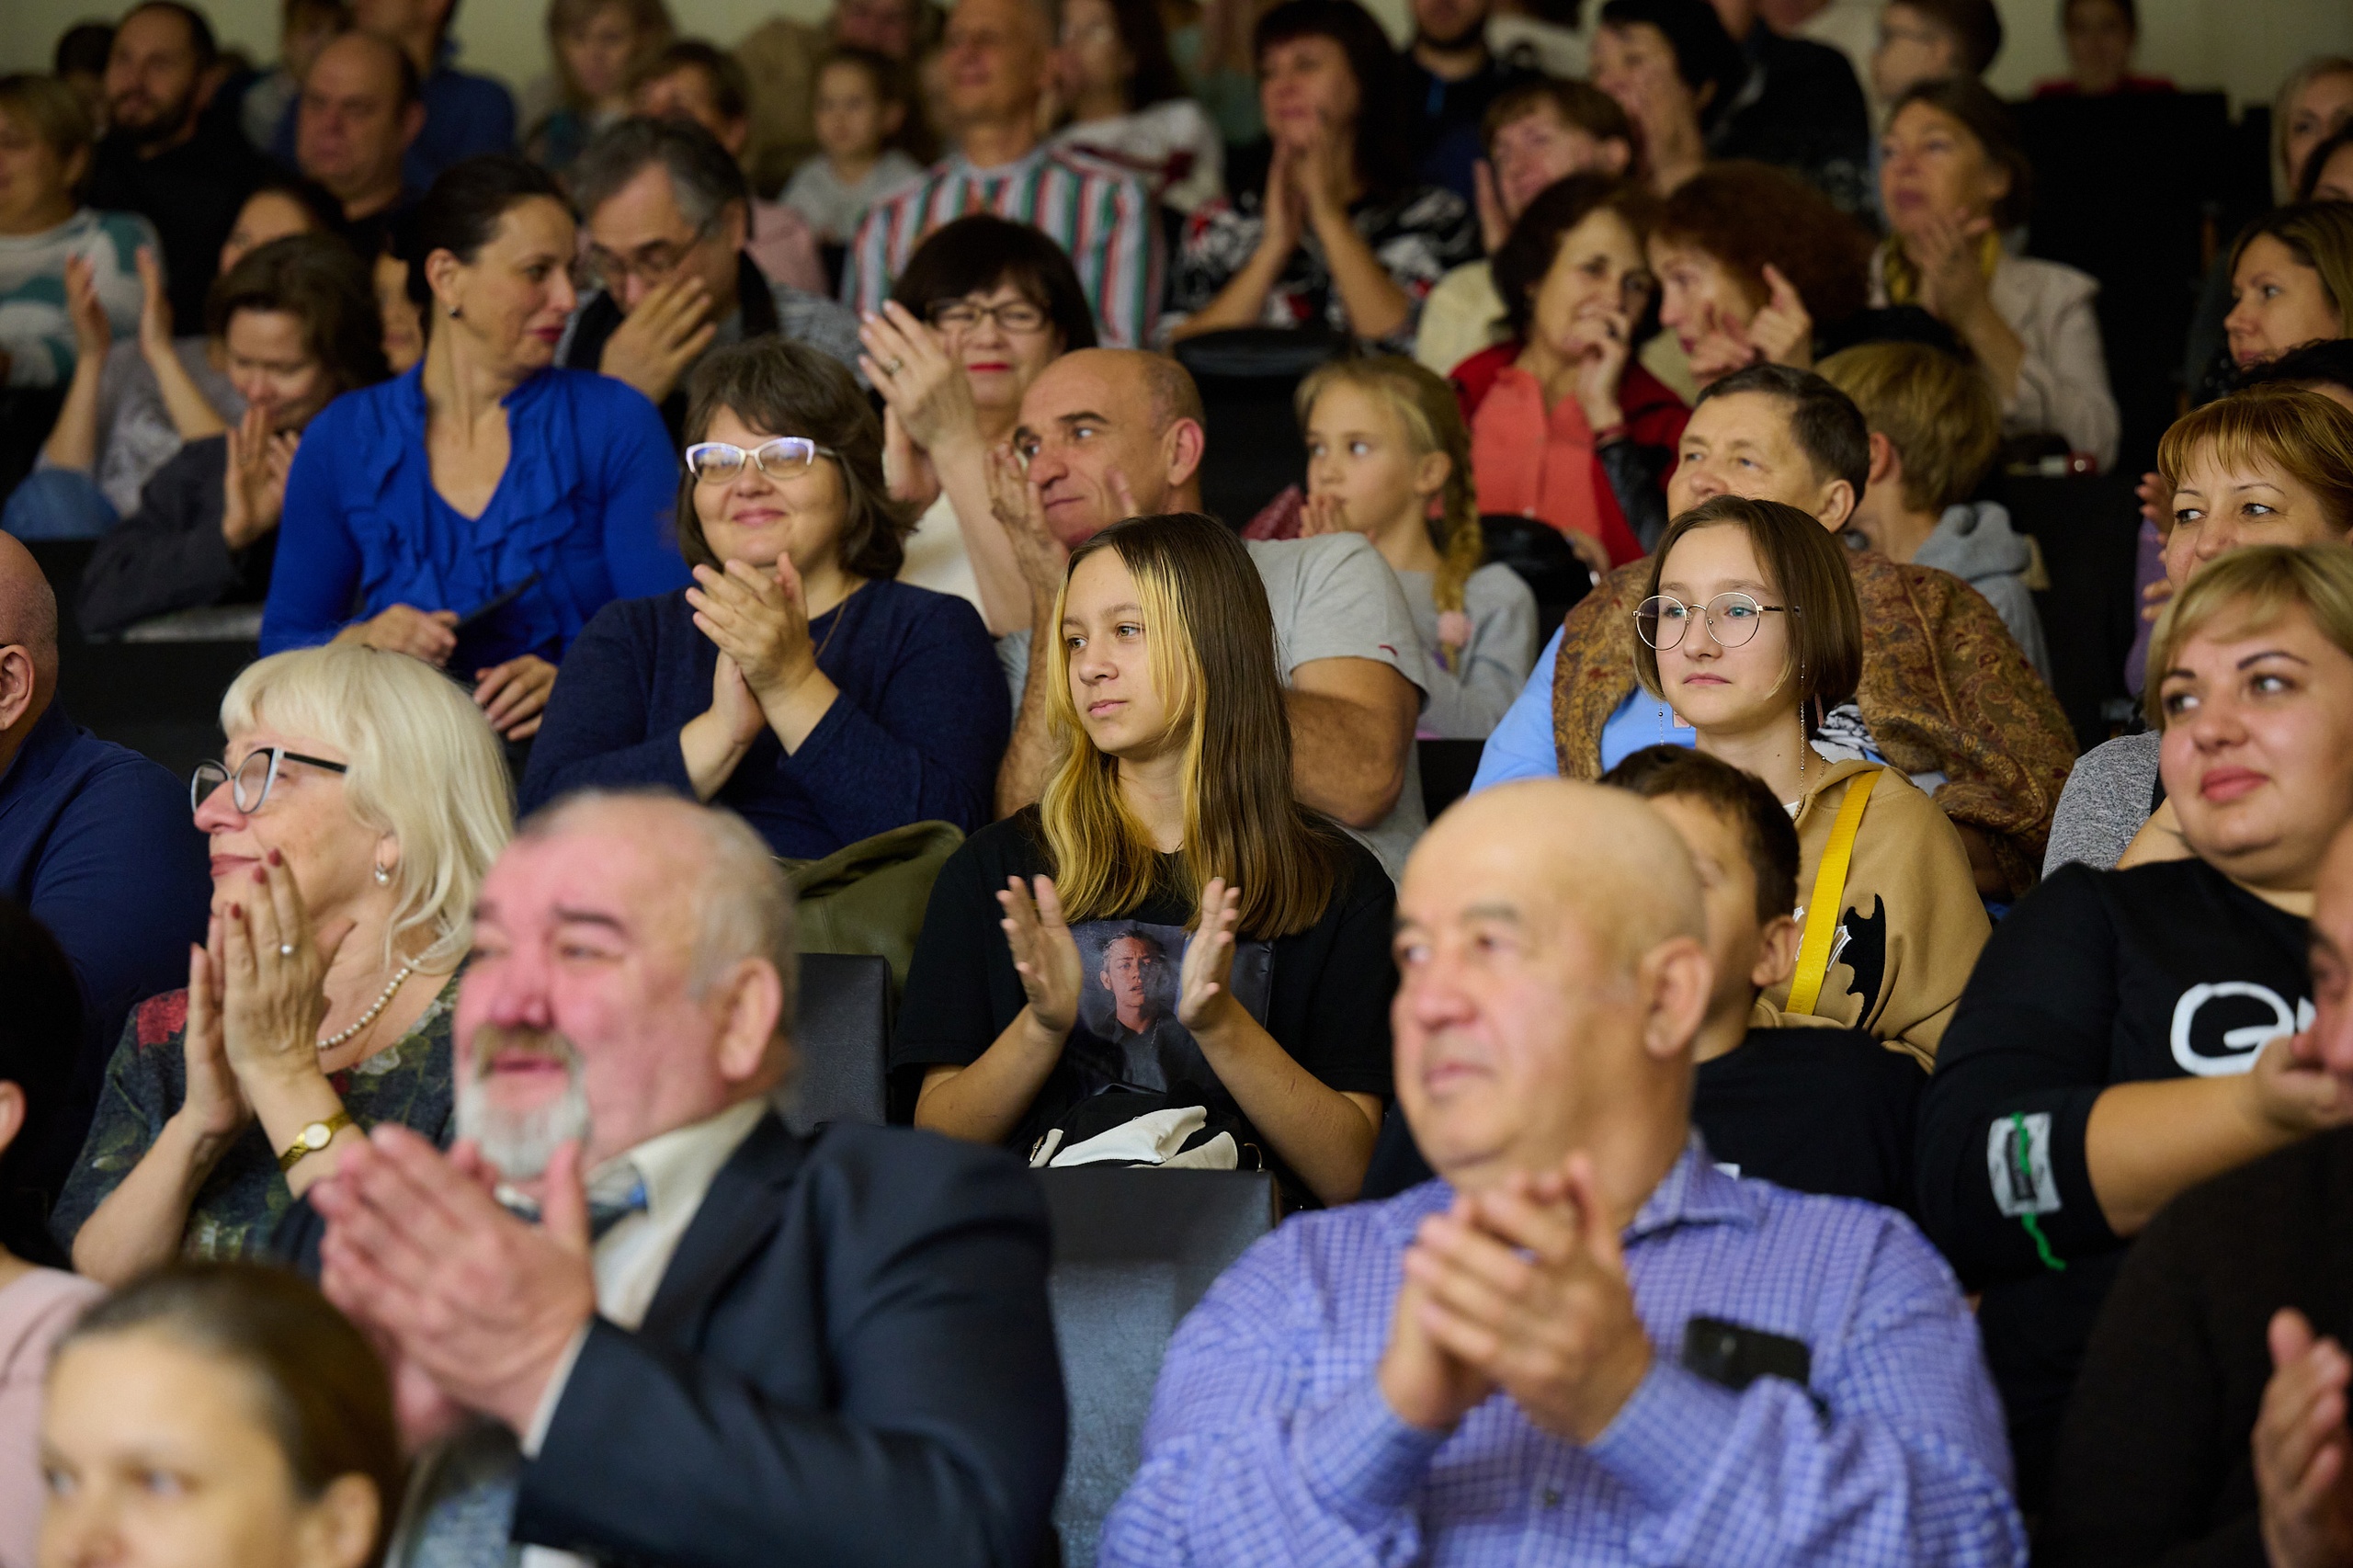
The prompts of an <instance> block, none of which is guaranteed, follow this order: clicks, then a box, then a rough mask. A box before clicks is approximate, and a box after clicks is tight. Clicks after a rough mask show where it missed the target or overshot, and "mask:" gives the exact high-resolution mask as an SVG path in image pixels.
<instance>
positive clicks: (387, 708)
mask: <svg viewBox="0 0 2353 1568" xmlns="http://www.w3.org/2000/svg"><path fill="white" fill-rule="evenodd" d="M265 723H267V725H268V726H269V727H270V728H271V729H274V730H278V731H281V732H284V733H290V734H298V735H314V736H316V737H317V738H318V739H319V740H321V741H323V742H324V743H325V744H328V745H331V746H333V747H335V750H337V751H339V752H341V753H343V755H344V757H345V760H346V764H347V772H346V773H345V774H344V776H343V788H344V799H345V800H346V801H347V802H348V803H349V805H350V808H351V814H352V815H353V816H354V817H355V818H357V819H358V821H359V822H361V823H362V824H366V825H367V826H369V827H370V828H373V829H374V830H375V831H377V832H379V833H389V834H390V835H392V838H393V839H394V840H395V841H396V842H397V843H398V844H399V845H400V862H399V864H398V865H397V866H395V867H393V868H392V893H393V904H392V920H391V921H390V922H389V923H388V924H387V926H386V927H385V932H384V941H385V956H386V959H387V960H388V961H390V960H392V958H393V956H394V955H396V954H399V955H405V949H406V944H407V943H409V942H410V941H412V940H413V939H414V938H415V937H417V936H418V935H420V934H422V935H423V936H425V937H426V945H425V948H424V949H423V951H422V952H419V953H417V954H416V955H415V958H414V960H413V961H414V962H415V964H416V967H417V968H418V969H419V970H421V971H425V972H426V973H428V974H446V973H448V972H449V971H451V970H453V969H455V968H456V967H457V965H458V960H459V959H460V958H461V957H462V956H463V955H464V953H465V950H466V947H467V944H468V943H469V942H470V941H471V940H472V934H473V907H474V900H475V898H476V896H477V895H478V894H480V892H482V881H483V877H484V876H485V875H487V874H488V872H489V870H490V865H491V862H492V861H494V860H495V859H497V858H498V852H499V851H500V850H501V849H504V848H505V847H506V840H507V838H508V837H509V836H510V835H512V834H513V832H514V827H515V808H514V800H513V785H512V783H511V782H510V780H509V778H508V777H507V772H506V754H505V752H504V751H503V750H502V749H501V747H500V745H499V742H498V737H497V735H496V734H494V733H492V731H491V727H490V722H489V721H488V720H487V719H485V718H484V717H483V711H482V710H481V709H479V708H477V707H475V706H474V703H473V701H472V699H471V698H469V697H468V696H467V695H466V693H465V692H464V691H463V690H462V689H461V688H460V687H458V686H457V685H456V684H455V683H454V682H452V681H450V680H449V678H448V677H447V676H443V675H441V674H439V673H438V671H436V670H435V669H434V668H433V667H432V666H431V665H426V664H424V663H422V662H421V661H419V660H416V659H413V658H410V657H409V656H408V655H407V654H405V653H385V652H383V651H382V650H381V649H376V648H369V647H367V646H364V645H362V644H359V643H356V642H335V643H329V644H328V645H327V646H325V647H324V648H300V649H295V650H292V651H290V652H288V653H273V654H271V655H270V656H269V657H268V658H267V659H261V660H257V661H256V662H255V663H253V664H251V665H246V666H245V668H244V673H242V674H241V675H239V676H237V678H236V680H235V681H234V682H233V683H232V684H231V686H230V687H229V690H228V693H227V695H225V696H224V697H222V699H221V730H222V733H223V734H229V735H235V734H239V733H243V732H245V731H249V730H252V729H254V728H256V727H257V726H259V725H262V724H265Z"/></svg>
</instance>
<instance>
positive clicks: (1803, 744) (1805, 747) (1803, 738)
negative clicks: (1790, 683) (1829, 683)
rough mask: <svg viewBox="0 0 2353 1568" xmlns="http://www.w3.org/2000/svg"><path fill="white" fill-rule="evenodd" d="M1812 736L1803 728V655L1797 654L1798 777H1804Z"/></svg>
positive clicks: (1811, 748)
mask: <svg viewBox="0 0 2353 1568" xmlns="http://www.w3.org/2000/svg"><path fill="white" fill-rule="evenodd" d="M1812 750H1813V744H1812V738H1811V737H1810V736H1808V735H1807V733H1806V728H1805V655H1804V654H1802V653H1801V654H1799V655H1798V777H1799V778H1804V777H1805V755H1806V753H1808V752H1810V751H1812Z"/></svg>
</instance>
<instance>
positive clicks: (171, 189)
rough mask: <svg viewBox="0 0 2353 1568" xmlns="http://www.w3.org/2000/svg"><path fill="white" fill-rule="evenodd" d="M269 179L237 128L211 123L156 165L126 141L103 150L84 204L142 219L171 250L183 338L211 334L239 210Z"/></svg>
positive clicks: (167, 259)
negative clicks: (210, 314)
mask: <svg viewBox="0 0 2353 1568" xmlns="http://www.w3.org/2000/svg"><path fill="white" fill-rule="evenodd" d="M268 172H269V166H268V165H267V164H266V163H264V162H263V160H262V157H261V154H260V153H256V152H255V151H254V150H253V148H252V147H251V146H250V145H248V144H247V143H246V142H245V139H244V137H243V136H241V135H239V134H238V133H237V131H236V130H235V128H234V126H233V125H231V124H227V123H224V122H222V121H221V120H219V119H213V118H211V117H210V116H208V117H206V118H204V119H200V120H199V121H198V123H197V130H196V134H195V135H194V136H191V137H190V138H188V140H187V141H186V142H181V143H180V144H179V145H178V146H176V147H171V148H167V149H165V151H163V152H161V153H156V154H155V155H154V156H153V157H152V158H142V157H141V156H140V155H139V152H138V149H137V148H135V147H133V146H132V145H131V143H130V142H127V141H125V140H124V139H123V138H122V137H120V136H119V135H118V136H109V137H108V138H107V139H106V140H105V141H103V142H99V143H98V147H97V154H96V155H95V156H94V157H93V158H92V160H91V168H90V182H89V187H88V189H87V190H86V191H85V193H84V198H83V199H85V201H87V202H88V203H89V204H90V205H91V206H93V207H96V208H98V209H101V210H107V211H117V212H136V213H138V214H139V215H140V216H141V217H142V218H145V219H146V220H147V221H148V222H151V223H153V224H154V225H155V234H156V237H157V238H158V239H160V240H162V241H163V242H164V255H163V262H164V271H165V280H166V281H165V289H166V291H167V292H168V293H169V294H170V296H171V301H172V320H173V322H174V323H176V324H177V326H178V328H179V330H180V331H182V332H200V331H202V330H203V328H204V296H205V293H206V291H207V290H210V288H211V287H212V280H213V278H216V277H217V276H219V274H220V271H221V244H222V241H223V240H226V239H227V238H228V237H229V231H230V230H231V229H232V228H233V227H235V225H236V222H237V210H238V209H239V208H241V207H243V206H244V204H245V198H246V197H248V196H251V195H252V194H253V191H254V187H256V185H259V184H260V183H261V181H262V179H263V178H264V176H267V174H268Z"/></svg>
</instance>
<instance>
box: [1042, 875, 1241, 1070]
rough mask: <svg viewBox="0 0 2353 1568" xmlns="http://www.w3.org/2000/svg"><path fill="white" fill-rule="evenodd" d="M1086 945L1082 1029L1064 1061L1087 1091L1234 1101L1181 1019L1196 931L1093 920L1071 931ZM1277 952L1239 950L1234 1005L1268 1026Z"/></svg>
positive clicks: (1083, 950) (1082, 949)
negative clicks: (1182, 987) (1184, 1091)
mask: <svg viewBox="0 0 2353 1568" xmlns="http://www.w3.org/2000/svg"><path fill="white" fill-rule="evenodd" d="M1071 937H1072V939H1073V940H1074V941H1075V942H1076V943H1077V944H1078V958H1079V976H1080V985H1079V994H1078V1027H1077V1028H1074V1029H1073V1030H1071V1035H1070V1043H1069V1044H1068V1045H1067V1046H1065V1047H1064V1048H1063V1059H1064V1060H1065V1061H1066V1062H1069V1063H1070V1064H1071V1065H1072V1066H1073V1067H1074V1068H1075V1069H1076V1070H1077V1071H1078V1074H1079V1075H1080V1077H1081V1079H1082V1080H1083V1081H1084V1083H1085V1085H1086V1092H1087V1093H1089V1094H1094V1093H1097V1091H1099V1090H1102V1089H1105V1088H1108V1087H1110V1086H1111V1085H1114V1084H1119V1085H1126V1086H1127V1087H1130V1088H1135V1089H1150V1090H1154V1091H1157V1092H1163V1093H1165V1092H1166V1091H1168V1090H1171V1089H1173V1088H1176V1086H1177V1085H1183V1084H1189V1085H1195V1086H1196V1087H1198V1088H1199V1090H1200V1091H1201V1092H1202V1094H1203V1096H1204V1097H1205V1098H1206V1099H1208V1100H1209V1101H1211V1103H1212V1104H1215V1105H1218V1106H1219V1108H1222V1109H1230V1107H1227V1106H1225V1105H1224V1104H1223V1103H1222V1102H1223V1101H1224V1100H1225V1099H1226V1098H1227V1096H1225V1094H1224V1089H1223V1086H1222V1085H1220V1084H1219V1083H1218V1081H1217V1074H1215V1073H1214V1072H1212V1071H1211V1068H1210V1064H1209V1061H1208V1059H1207V1058H1206V1057H1204V1056H1202V1054H1201V1048H1200V1046H1199V1044H1198V1043H1197V1042H1196V1041H1195V1040H1194V1039H1193V1033H1192V1031H1191V1030H1190V1029H1188V1028H1186V1027H1185V1026H1184V1025H1183V1024H1182V1023H1180V1022H1178V1021H1177V1017H1176V993H1177V986H1178V982H1179V979H1180V977H1181V976H1182V974H1183V971H1184V966H1185V947H1186V944H1187V943H1188V941H1190V940H1191V939H1192V934H1191V933H1190V932H1188V931H1187V930H1186V929H1185V928H1184V927H1183V926H1155V925H1152V924H1150V923H1148V922H1145V921H1141V920H1134V919H1125V920H1087V921H1082V922H1081V923H1079V924H1078V925H1076V926H1072V927H1071ZM1273 971H1274V949H1273V947H1272V946H1271V945H1270V944H1268V943H1266V942H1239V943H1236V944H1235V946H1234V953H1233V976H1232V978H1231V983H1232V986H1233V997H1234V1000H1235V1001H1237V1002H1240V1003H1241V1004H1242V1006H1243V1007H1244V1008H1245V1009H1246V1010H1247V1011H1248V1012H1249V1014H1250V1016H1251V1017H1255V1018H1256V1019H1258V1020H1259V1021H1260V1022H1261V1023H1263V1022H1265V1021H1266V1017H1267V986H1268V983H1269V982H1270V979H1271V977H1272V974H1273Z"/></svg>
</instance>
